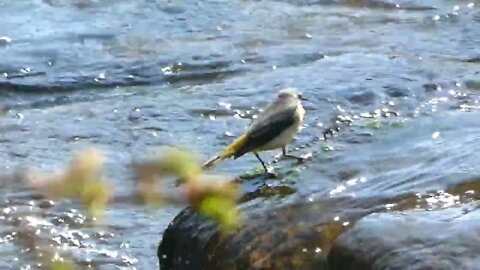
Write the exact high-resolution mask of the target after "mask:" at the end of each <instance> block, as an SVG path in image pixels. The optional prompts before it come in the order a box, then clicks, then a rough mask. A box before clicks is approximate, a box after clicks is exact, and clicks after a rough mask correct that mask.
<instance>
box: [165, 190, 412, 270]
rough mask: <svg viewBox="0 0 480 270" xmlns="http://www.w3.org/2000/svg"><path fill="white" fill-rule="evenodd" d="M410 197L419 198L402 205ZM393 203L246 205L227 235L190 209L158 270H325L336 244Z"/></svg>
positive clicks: (169, 238) (175, 226) (172, 233)
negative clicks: (356, 224) (360, 222)
mask: <svg viewBox="0 0 480 270" xmlns="http://www.w3.org/2000/svg"><path fill="white" fill-rule="evenodd" d="M408 198H410V199H415V198H414V196H413V197H407V198H404V199H403V201H404V202H407V201H409V199H408ZM389 201H390V199H387V198H381V197H377V198H364V199H354V198H348V197H347V198H336V199H332V198H329V199H322V200H317V201H312V200H310V199H308V198H302V199H300V198H298V200H293V203H288V204H285V203H283V206H282V203H280V202H279V201H274V200H263V201H260V200H253V201H247V202H244V203H243V204H242V208H243V213H244V219H243V221H244V223H243V225H242V226H241V228H239V229H238V230H237V231H236V232H233V233H229V234H222V233H220V231H219V230H218V228H217V226H216V225H215V224H213V223H212V222H210V221H209V220H207V219H205V218H204V217H203V216H201V215H199V214H196V213H195V212H194V211H192V210H191V209H189V208H187V209H185V210H183V211H182V212H181V213H180V214H179V215H178V216H177V217H176V218H175V219H174V221H173V222H172V223H171V224H170V225H169V227H168V228H167V230H166V231H165V233H164V235H163V239H162V242H161V244H160V246H159V248H158V254H157V255H158V258H159V261H160V268H161V269H162V270H169V269H176V270H177V269H326V266H327V260H326V256H327V254H328V251H329V249H330V246H331V244H332V243H333V241H334V239H335V238H337V236H338V235H340V234H341V233H342V232H343V231H344V230H345V229H347V228H348V227H349V226H350V224H353V222H354V221H355V220H357V219H359V218H361V217H363V216H366V215H368V214H370V213H373V212H377V211H381V210H382V209H384V207H382V205H384V204H385V203H388V202H389ZM277 202H278V203H277ZM277 204H278V205H277Z"/></svg>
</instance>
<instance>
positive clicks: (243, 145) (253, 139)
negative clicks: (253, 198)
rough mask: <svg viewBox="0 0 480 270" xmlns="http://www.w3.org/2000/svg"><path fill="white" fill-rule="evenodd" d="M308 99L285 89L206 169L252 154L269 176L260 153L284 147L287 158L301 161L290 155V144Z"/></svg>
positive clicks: (205, 165)
mask: <svg viewBox="0 0 480 270" xmlns="http://www.w3.org/2000/svg"><path fill="white" fill-rule="evenodd" d="M301 100H305V99H304V98H303V97H302V95H301V94H300V92H299V91H298V89H296V88H285V89H282V90H280V91H279V92H278V95H277V97H276V99H275V100H274V101H273V102H272V103H270V104H269V105H268V106H267V107H266V108H265V110H264V111H263V112H262V113H261V114H260V115H258V117H257V118H256V119H254V120H253V121H252V123H251V124H250V126H249V127H248V129H247V131H246V132H245V133H244V134H243V135H241V136H240V137H238V138H237V139H236V140H234V141H233V142H232V143H231V144H230V145H228V146H227V147H226V148H225V149H224V150H223V151H222V152H220V153H219V154H218V155H217V156H215V157H213V158H212V159H210V160H208V161H207V162H206V163H205V164H204V165H203V168H204V169H206V168H210V167H211V166H213V165H215V164H217V163H218V162H220V161H222V160H224V159H227V158H230V157H233V158H234V159H237V158H239V157H241V156H243V155H244V154H246V153H249V152H252V153H253V154H254V155H255V156H256V157H257V159H258V160H259V161H260V163H262V166H263V168H264V169H265V174H267V175H268V174H269V172H268V169H267V166H266V165H265V162H263V160H262V159H261V158H260V156H259V155H258V152H262V151H268V150H274V149H279V148H282V154H283V156H284V157H291V158H296V159H301V158H299V157H295V156H292V155H288V154H287V145H288V144H289V143H290V142H291V141H292V140H293V138H294V137H295V135H296V134H297V133H298V131H299V129H300V126H301V125H302V123H303V118H304V115H305V110H304V109H303V106H302V103H301Z"/></svg>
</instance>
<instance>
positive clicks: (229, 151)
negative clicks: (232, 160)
mask: <svg viewBox="0 0 480 270" xmlns="http://www.w3.org/2000/svg"><path fill="white" fill-rule="evenodd" d="M246 141H247V135H246V134H244V135H242V136H240V137H238V138H237V139H236V140H235V141H233V142H232V143H231V144H230V145H228V146H227V147H225V149H224V150H223V151H222V152H221V153H220V154H219V155H217V156H215V157H213V158H211V159H209V160H208V161H207V162H205V163H204V164H203V166H202V168H203V169H208V168H210V167H212V166H213V165H215V164H217V163H219V162H221V161H222V160H225V159H227V158H229V157H231V156H233V155H235V153H236V152H237V151H238V150H239V149H240V148H241V147H242V146H243V145H244V144H245V142H246Z"/></svg>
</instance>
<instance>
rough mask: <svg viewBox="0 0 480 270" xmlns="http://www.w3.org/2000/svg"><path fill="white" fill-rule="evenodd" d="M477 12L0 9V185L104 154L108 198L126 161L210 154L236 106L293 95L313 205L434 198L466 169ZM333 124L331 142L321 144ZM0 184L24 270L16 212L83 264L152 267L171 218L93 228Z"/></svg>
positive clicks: (308, 3) (477, 53) (284, 5)
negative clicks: (352, 199) (343, 199)
mask: <svg viewBox="0 0 480 270" xmlns="http://www.w3.org/2000/svg"><path fill="white" fill-rule="evenodd" d="M479 6H480V4H477V3H474V1H447V0H442V1H433V0H432V1H431V0H422V1H420V0H410V1H407V0H398V1H394V0H391V1H390V0H363V1H362V0H356V1H349V0H317V1H313V0H299V1H293V0H292V1H273V0H270V1H253V0H232V1H221V0H206V1H191V0H183V1H180V0H176V1H175V0H172V1H161V0H157V1H154V0H136V1H133V0H118V1H107V0H71V1H67V0H43V1H41V0H25V1H2V2H1V3H0V18H1V19H0V108H1V110H2V111H3V112H4V113H3V114H2V115H1V116H0V160H1V161H2V162H1V163H0V178H1V176H8V175H11V174H12V173H15V172H16V171H18V170H22V168H36V169H41V170H46V171H48V170H55V169H58V168H62V167H63V166H64V165H65V164H66V162H68V160H69V159H70V158H71V156H72V155H73V154H74V153H75V152H76V151H78V150H80V149H83V148H85V147H88V146H94V147H97V148H99V149H101V150H103V151H104V153H105V154H106V156H107V165H106V171H105V175H106V177H107V178H108V179H109V180H110V181H111V183H113V185H114V188H115V189H114V192H115V195H117V196H122V195H125V194H129V193H131V190H132V188H133V186H134V183H133V181H132V176H131V172H130V170H129V167H128V165H129V164H130V162H131V161H133V160H136V159H138V158H140V157H143V156H145V155H146V154H147V153H149V152H150V151H151V150H152V149H154V148H155V147H157V146H161V145H167V144H179V145H184V146H187V147H189V148H191V149H192V150H194V151H196V152H198V153H199V154H200V155H201V157H202V158H204V159H206V158H208V157H210V156H211V155H214V154H215V153H216V152H217V151H219V150H221V148H222V147H223V146H225V145H226V144H227V143H229V142H230V141H231V140H232V139H233V137H234V136H236V135H239V134H241V132H242V131H243V130H244V127H245V125H247V124H248V123H249V120H248V119H245V118H242V117H240V116H242V115H249V114H251V113H252V112H255V111H256V110H257V109H258V108H261V107H262V106H264V105H265V104H267V103H268V102H269V101H270V100H271V99H272V98H273V97H274V96H275V95H276V92H277V91H278V90H279V89H281V88H283V87H297V88H299V89H300V90H301V91H302V92H303V95H304V96H305V97H307V98H308V101H305V103H304V106H305V108H306V111H307V114H306V119H305V127H304V129H303V130H302V132H301V133H300V134H299V135H298V136H297V138H296V140H295V142H294V143H293V146H292V147H291V148H292V149H294V148H295V147H301V148H299V149H294V152H295V153H299V154H305V153H311V154H312V157H313V158H312V160H311V161H309V162H307V163H306V164H304V165H302V166H300V167H299V173H298V174H294V175H293V176H292V177H290V178H289V182H288V183H289V185H291V186H294V187H295V188H296V189H297V190H300V191H301V192H303V193H304V195H305V196H313V197H321V196H328V195H329V194H330V195H331V194H336V193H338V192H345V193H346V192H349V193H352V194H356V196H367V197H368V196H370V195H379V194H384V195H385V196H391V197H395V196H400V194H403V193H405V192H412V191H413V192H417V193H419V194H421V193H423V192H426V191H430V190H432V189H436V190H440V191H441V190H445V189H447V188H448V187H450V186H454V185H458V184H461V183H462V181H465V180H466V179H470V178H471V177H475V176H478V171H479V169H480V165H479V163H478V159H479V158H480V156H479V155H480V154H479V153H480V125H479V124H478V123H479V122H478V119H480V118H479V117H480V114H479V108H480V102H479V95H478V92H479V90H480V76H479V74H480V45H479V44H480V9H479ZM379 115H383V116H382V117H379ZM336 125H339V126H341V128H340V131H339V136H334V137H332V138H331V139H329V140H328V141H327V142H324V141H322V140H319V138H322V137H323V136H322V134H323V132H324V131H325V129H327V128H330V127H332V126H336ZM326 150H329V151H326ZM275 154H278V153H276V152H271V153H266V154H263V155H262V157H264V159H266V160H272V159H273V157H274V155H275ZM281 164H282V165H281V166H283V167H284V168H291V167H292V166H293V164H292V163H291V162H288V161H286V162H282V163H281ZM258 165H259V164H258V161H257V160H256V159H255V157H254V156H253V155H246V156H244V157H242V158H240V159H238V160H235V161H225V162H224V163H223V164H222V166H219V167H218V168H216V169H215V170H216V172H220V173H224V174H227V175H231V176H235V175H239V174H241V173H243V172H245V171H248V170H251V169H252V168H254V167H257V166H258ZM346 180H350V181H346ZM345 181H346V182H345ZM342 183H346V184H342ZM1 189H2V194H3V195H2V196H1V199H2V207H3V212H2V213H3V214H2V215H1V216H2V221H3V224H2V233H1V235H0V236H1V238H0V253H1V254H2V262H0V268H2V269H19V268H20V267H23V268H22V269H36V264H37V259H35V258H33V257H31V256H30V252H29V251H28V250H27V249H26V247H25V245H24V241H23V240H22V237H19V235H21V233H20V232H19V228H18V226H17V225H16V224H17V222H15V221H12V220H13V219H15V218H18V217H23V218H25V217H26V216H30V215H36V214H38V213H39V212H40V213H41V215H40V217H37V219H35V220H34V221H32V222H31V223H32V224H30V225H31V226H33V227H35V228H36V227H38V230H39V234H40V235H41V238H42V239H43V240H45V241H51V242H52V243H53V245H55V246H56V247H62V248H63V249H64V251H65V252H68V253H69V254H71V255H72V256H73V258H75V261H76V262H77V263H78V264H79V265H84V266H88V265H91V266H93V267H94V268H95V269H120V268H121V269H158V260H157V258H156V248H157V245H158V243H159V241H160V240H161V237H162V231H163V230H164V229H165V228H166V226H167V225H168V223H169V222H170V221H171V220H172V218H173V217H174V216H175V215H176V214H177V213H178V211H179V210H180V208H178V207H167V206H166V207H162V208H159V209H156V210H154V211H153V210H151V209H150V210H148V209H147V208H146V207H144V206H141V205H138V204H135V203H133V202H128V201H123V202H115V203H113V204H110V205H109V207H108V209H107V213H106V215H107V220H108V222H107V223H106V225H104V226H101V227H92V226H88V225H85V224H84V222H83V221H84V218H85V216H84V214H83V212H82V209H81V208H79V204H78V203H77V202H74V201H59V202H56V203H55V205H54V206H52V207H49V208H48V209H42V208H41V207H40V206H41V203H40V202H41V201H42V200H41V199H39V198H38V196H36V195H35V193H34V192H32V191H30V190H26V189H24V188H22V187H17V186H13V187H12V185H3V186H2V187H1ZM432 198H433V199H432V200H431V202H432V205H430V207H433V206H435V205H441V206H445V205H451V204H461V203H463V201H462V199H461V198H459V197H456V196H448V194H447V195H446V194H444V193H441V192H440V193H439V195H435V194H434V195H432ZM41 209H42V210H41ZM38 223H41V224H43V225H38Z"/></svg>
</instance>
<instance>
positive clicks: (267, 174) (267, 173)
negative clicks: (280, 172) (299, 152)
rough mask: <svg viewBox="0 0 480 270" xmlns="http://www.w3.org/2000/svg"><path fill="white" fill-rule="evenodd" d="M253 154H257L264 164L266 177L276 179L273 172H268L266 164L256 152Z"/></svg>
mask: <svg viewBox="0 0 480 270" xmlns="http://www.w3.org/2000/svg"><path fill="white" fill-rule="evenodd" d="M253 153H254V154H255V156H256V157H257V159H258V160H259V161H260V163H262V166H263V169H264V170H265V175H266V176H267V177H275V174H274V173H271V172H269V171H268V168H267V165H265V162H263V160H262V159H261V158H260V156H259V155H258V154H257V153H256V152H253Z"/></svg>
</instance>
